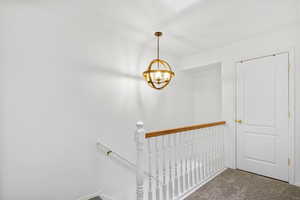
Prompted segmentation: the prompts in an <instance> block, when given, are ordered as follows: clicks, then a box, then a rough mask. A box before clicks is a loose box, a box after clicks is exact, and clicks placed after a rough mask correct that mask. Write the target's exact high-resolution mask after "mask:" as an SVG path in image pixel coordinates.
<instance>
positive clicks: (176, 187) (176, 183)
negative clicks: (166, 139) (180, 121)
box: [173, 134, 179, 197]
mask: <svg viewBox="0 0 300 200" xmlns="http://www.w3.org/2000/svg"><path fill="white" fill-rule="evenodd" d="M178 136H179V135H178V134H175V135H174V136H173V138H174V165H175V169H174V170H175V179H174V181H175V182H174V195H175V197H177V196H178V195H179V183H178V173H177V170H178V169H177V167H178V162H177V161H178V156H177V155H178V153H179V152H178V143H177V137H178Z"/></svg>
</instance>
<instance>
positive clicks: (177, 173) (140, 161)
mask: <svg viewBox="0 0 300 200" xmlns="http://www.w3.org/2000/svg"><path fill="white" fill-rule="evenodd" d="M225 124H226V122H225V121H219V122H214V123H208V124H200V125H193V126H186V127H181V128H175V129H168V130H162V131H153V132H146V130H145V129H144V124H143V122H138V123H137V124H136V126H137V130H136V132H135V142H136V152H137V163H136V194H137V196H136V199H137V200H144V199H145V200H175V199H176V200H177V199H183V198H185V197H186V196H188V195H189V194H191V193H192V192H193V191H194V190H196V189H197V188H199V187H201V186H202V185H203V184H205V183H206V182H208V181H209V180H210V179H212V178H213V177H215V176H216V175H217V174H219V173H221V172H222V171H224V169H225V164H224V162H225V161H224V159H225V158H224V157H225V156H224V127H225ZM145 165H146V166H145ZM144 168H147V170H146V171H147V172H148V173H149V176H148V177H147V178H148V180H146V179H145V177H144V176H143V172H144ZM160 183H162V184H160Z"/></svg>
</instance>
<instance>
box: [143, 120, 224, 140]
mask: <svg viewBox="0 0 300 200" xmlns="http://www.w3.org/2000/svg"><path fill="white" fill-rule="evenodd" d="M223 124H226V122H225V121H218V122H212V123H206V124H197V125H192V126H184V127H180V128H174V129H167V130H161V131H152V132H147V133H146V134H145V138H151V137H158V136H162V135H169V134H175V133H180V132H186V131H191V130H196V129H201V128H208V127H213V126H219V125H223Z"/></svg>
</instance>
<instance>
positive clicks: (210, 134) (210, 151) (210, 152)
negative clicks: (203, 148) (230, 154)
mask: <svg viewBox="0 0 300 200" xmlns="http://www.w3.org/2000/svg"><path fill="white" fill-rule="evenodd" d="M209 130H210V131H209V176H211V175H212V173H213V129H212V128H209Z"/></svg>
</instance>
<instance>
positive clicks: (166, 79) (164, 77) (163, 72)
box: [143, 32, 175, 90]
mask: <svg viewBox="0 0 300 200" xmlns="http://www.w3.org/2000/svg"><path fill="white" fill-rule="evenodd" d="M154 35H155V36H156V37H157V59H154V60H152V61H151V62H150V64H149V66H148V68H147V71H144V72H143V76H144V78H145V80H146V81H147V83H148V84H149V86H150V87H152V88H154V89H157V90H161V89H163V88H165V87H166V86H167V85H169V83H170V81H171V79H172V78H173V77H174V76H175V73H174V72H173V71H172V69H171V66H170V65H169V63H167V62H166V61H165V60H162V59H160V58H159V37H160V36H162V32H155V33H154ZM155 64H157V67H158V69H153V66H155ZM160 67H163V68H162V69H161V68H160ZM155 74H159V75H160V78H156V79H154V80H153V76H154V75H155Z"/></svg>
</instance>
